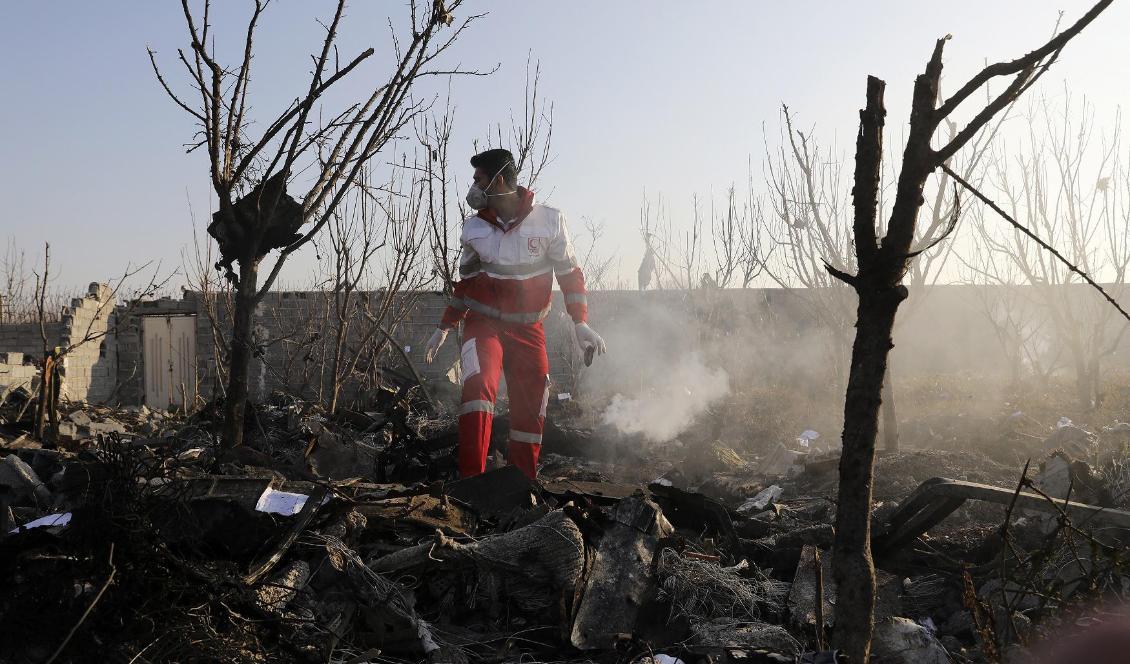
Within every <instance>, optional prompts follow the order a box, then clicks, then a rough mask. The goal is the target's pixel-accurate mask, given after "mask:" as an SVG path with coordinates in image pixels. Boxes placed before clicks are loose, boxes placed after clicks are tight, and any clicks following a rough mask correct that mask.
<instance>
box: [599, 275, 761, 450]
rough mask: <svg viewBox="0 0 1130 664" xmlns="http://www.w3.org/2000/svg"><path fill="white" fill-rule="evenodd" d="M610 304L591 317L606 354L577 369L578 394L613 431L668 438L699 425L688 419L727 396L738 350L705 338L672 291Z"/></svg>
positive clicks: (657, 439)
mask: <svg viewBox="0 0 1130 664" xmlns="http://www.w3.org/2000/svg"><path fill="white" fill-rule="evenodd" d="M616 302H617V306H616V308H615V309H614V310H611V311H607V312H601V311H596V312H594V314H593V323H592V325H593V327H594V328H596V329H597V330H598V331H599V332H600V333H601V334H602V335H604V338H605V340H606V341H607V342H608V354H607V355H604V356H602V357H599V358H597V359H596V361H595V362H593V366H592V367H591V368H590V369H588V370H586V371H584V373H583V375H582V379H581V392H582V398H584V399H585V400H586V401H587V402H588V403H590V404H592V405H593V409H594V411H595V412H596V413H597V418H598V420H599V421H600V422H602V423H603V424H604V425H605V426H608V427H610V428H611V429H613V430H614V431H616V432H618V433H621V434H626V435H632V436H640V437H642V438H643V439H644V440H646V441H648V442H651V443H665V442H669V441H671V440H673V439H675V438H677V437H678V436H680V435H681V434H683V433H684V432H686V431H688V430H691V429H692V428H693V427H695V426H696V425H701V424H702V422H696V419H697V418H699V417H700V416H702V415H703V414H704V413H705V412H706V410H707V409H708V408H709V407H710V406H711V405H712V404H714V403H716V402H717V401H718V400H720V399H722V398H723V397H725V396H726V395H727V394H729V393H730V376H731V375H733V376H737V375H739V374H738V373H734V372H733V366H736V362H737V360H738V358H739V357H740V356H741V354H742V353H740V352H737V351H731V350H729V348H730V346H731V345H732V344H730V343H728V342H727V343H724V344H721V345H719V344H713V343H708V338H709V335H708V334H704V332H703V328H702V326H701V325H700V323H699V321H698V316H697V315H696V313H695V311H694V307H693V304H694V302H693V301H691V300H688V299H685V298H684V297H683V295H682V294H680V293H668V292H645V293H640V294H639V295H638V296H637V297H632V298H624V297H621V298H619V299H618V300H617V301H616ZM722 347H724V348H726V349H727V350H726V351H724V352H723V351H721V348H722ZM732 365H733V366H732ZM722 367H725V368H724V369H723V368H722Z"/></svg>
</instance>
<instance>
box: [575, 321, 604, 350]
mask: <svg viewBox="0 0 1130 664" xmlns="http://www.w3.org/2000/svg"><path fill="white" fill-rule="evenodd" d="M573 330H574V331H575V332H576V333H577V345H578V346H580V347H581V351H582V352H587V351H588V350H589V349H590V348H591V349H593V350H594V351H596V353H597V354H598V355H604V354H605V353H607V352H608V346H607V345H606V344H605V343H604V339H602V338H601V336H600V335H599V334H597V333H596V330H594V329H592V328H591V327H589V326H588V323H577V324H576V326H574V328H573Z"/></svg>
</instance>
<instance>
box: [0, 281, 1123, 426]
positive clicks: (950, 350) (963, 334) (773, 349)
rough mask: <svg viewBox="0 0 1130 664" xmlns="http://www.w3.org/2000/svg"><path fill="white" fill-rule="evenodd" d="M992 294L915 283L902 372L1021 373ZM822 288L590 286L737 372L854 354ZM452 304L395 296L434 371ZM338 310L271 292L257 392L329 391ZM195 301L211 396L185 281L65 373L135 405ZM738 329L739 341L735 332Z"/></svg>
mask: <svg viewBox="0 0 1130 664" xmlns="http://www.w3.org/2000/svg"><path fill="white" fill-rule="evenodd" d="M93 287H94V285H92V291H91V294H90V295H88V296H87V297H86V298H81V299H78V300H76V301H75V302H74V303H72V304H73V305H74V306H72V308H71V309H72V310H71V312H70V314H69V316H68V317H67V318H66V320H65V321H64V323H65V324H64V323H60V324H58V325H57V326H54V327H52V328H51V330H52V331H53V333H54V334H55V336H54V337H53V338H52V340H53V344H55V345H58V344H59V343H60V342H61V341H63V340H64V339H68V338H76V337H74V335H75V334H76V330H77V328H82V329H84V330H85V326H86V325H89V324H90V323H91V321H92V320H93V318H92V315H93V314H92V312H93V311H94V310H96V309H97V302H98V301H99V298H100V297H103V295H104V291H97V292H95V289H94V288H93ZM103 288H104V287H103ZM979 292H980V293H981V294H980V295H979V294H978V293H979ZM983 293H984V291H983V290H982V291H977V290H976V289H974V288H971V287H966V286H935V287H930V288H927V289H923V290H920V291H916V292H913V293H912V294H911V299H910V300H909V301H908V302H907V304H905V305H904V307H903V309H902V311H901V313H900V317H899V323H898V326H897V327H896V332H895V349H894V351H893V355H892V360H893V362H894V363H895V366H896V367H897V372H898V375H900V376H909V375H913V374H922V373H948V372H955V371H976V372H980V373H981V374H985V375H990V374H1004V373H1005V372H1007V371H1008V365H1007V360H1006V359H1005V357H1004V355H1003V354H1002V353H1001V351H1000V348H999V347H998V344H997V342H996V335H995V333H994V331H993V329H992V327H991V326H990V325H989V323H988V321H987V319H986V317H985V315H984V313H983V311H982V304H981V303H982V301H983V299H984V295H983ZM1093 295H1094V294H1093V293H1091V292H1089V291H1088V292H1080V293H1079V295H1078V297H1093ZM367 296H368V297H371V298H372V301H374V302H376V301H379V299H380V294H379V293H370V294H367ZM810 296H811V294H809V293H806V292H805V291H792V290H785V289H748V290H724V291H710V290H696V291H692V292H689V293H688V292H682V291H645V292H637V291H602V292H598V293H591V294H590V295H589V310H590V320H591V322H592V325H593V327H594V328H595V329H597V330H598V331H600V332H603V333H606V335H607V336H609V341H610V345H611V349H610V352H613V353H616V352H618V351H619V352H622V353H623V352H627V351H630V350H632V348H631V346H632V345H633V343H634V341H633V340H635V339H641V340H642V339H647V338H648V337H649V336H652V335H654V334H655V330H653V329H649V325H651V321H653V320H654V319H655V317H656V316H658V315H661V316H662V317H664V319H665V321H666V324H668V325H672V324H674V325H676V326H678V325H682V324H684V322H685V324H686V325H687V326H688V327H695V326H697V327H698V328H701V329H706V330H709V334H710V335H712V338H713V339H714V340H715V341H717V340H718V339H722V340H723V341H725V340H729V341H727V342H726V343H727V344H728V348H729V350H728V351H727V352H729V353H730V357H727V358H726V363H727V365H729V368H731V369H733V374H734V375H744V376H751V375H756V376H762V375H764V376H767V377H768V378H767V379H768V380H773V379H774V378H773V377H774V376H777V377H785V378H787V377H789V376H794V375H800V374H808V375H810V376H816V375H817V374H821V372H824V371H826V369H827V367H826V363H827V359H826V356H824V355H822V354H821V353H820V351H819V350H818V349H817V346H818V345H819V344H821V343H822V344H824V345H825V346H835V347H839V348H841V349H842V351H843V353H844V357H846V353H847V352H848V349H849V346H850V339H851V333H852V330H850V329H849V330H847V331H846V334H847V337H846V342H845V341H842V340H841V341H831V340H830V339H829V335H828V332H827V330H826V329H824V328H823V327H822V326H821V325H820V323H819V317H818V316H817V315H816V312H815V311H814V309H813V307H812V305H811V299H810ZM840 297H842V298H844V301H843V302H842V303H840V304H843V305H844V306H845V307H846V308H847V309H846V310H848V311H850V310H851V309H852V308H853V307H854V296H853V295H852V294H851V293H850V292H848V291H846V290H841V291H838V292H837V294H836V295H835V296H834V297H832V298H831V300H830V301H835V300H836V298H840ZM825 299H827V298H825ZM444 306H445V300H444V298H443V297H442V296H441V295H440V294H437V293H416V294H411V295H409V296H400V297H399V299H397V300H396V302H395V303H394V305H393V308H394V309H398V308H404V309H406V315H405V316H404V317H403V320H402V321H401V322H400V323H398V324H396V325H394V326H392V328H391V329H390V331H391V332H392V335H393V337H394V339H395V341H396V343H397V344H399V345H400V346H401V347H403V348H405V349H407V354H408V356H409V357H410V358H411V360H412V362H413V364H414V365H415V367H416V368H417V369H418V370H420V372H421V373H423V374H424V375H425V376H427V377H428V378H429V379H430V380H443V379H444V376H445V374H446V373H447V372H448V370H449V368H450V367H452V365H453V364H454V363H455V360H456V359H457V357H458V352H459V342H460V339H459V338H458V336H457V335H456V334H453V335H452V336H451V337H449V339H448V342H447V343H446V344H445V345H444V347H443V349H442V350H441V351H440V354H439V357H438V358H437V361H436V362H435V363H434V364H431V365H428V364H425V363H424V345H425V343H426V341H427V339H428V337H429V336H430V335H431V333H432V331H433V330H434V329H435V325H436V323H437V322H438V321H439V319H440V316H441V315H442V313H443V309H444ZM215 310H216V312H217V313H216V315H217V317H218V321H217V325H218V329H220V330H221V331H226V330H228V329H229V325H230V323H229V314H228V311H227V307H226V306H224V305H223V303H220V304H219V305H218V306H216V307H215ZM332 310H333V308H332V302H331V301H330V300H329V299H327V296H326V294H324V293H318V292H281V293H271V294H269V295H268V296H267V298H265V299H264V301H263V302H262V303H261V304H260V306H259V308H258V310H257V311H256V314H255V324H254V332H255V338H256V342H257V344H258V345H259V347H260V348H262V350H263V353H262V356H261V357H259V358H256V359H255V360H254V361H253V362H252V367H251V372H250V387H251V394H252V396H253V398H255V399H264V398H267V397H268V396H269V395H270V394H271V392H272V391H274V390H277V389H280V388H284V387H285V389H286V391H287V392H289V393H291V394H295V395H299V396H302V397H304V398H307V399H325V398H326V397H327V395H328V393H329V389H330V385H331V384H332V380H331V366H332V348H333V339H332V332H333V326H332V325H331V324H330V323H329V322H327V321H329V320H330V319H329V318H328V316H330V315H331V312H332ZM183 314H196V336H197V338H196V347H197V358H196V370H197V384H198V390H199V393H200V394H201V396H203V397H205V398H208V397H210V396H211V395H212V394H213V393H215V391H216V390H217V389H219V387H218V386H219V383H220V381H221V378H222V377H221V376H219V375H218V374H217V370H216V367H217V362H218V360H219V353H218V351H217V346H216V340H215V339H214V338H213V332H212V324H211V321H210V319H209V317H208V316H207V315H206V307H205V306H204V301H203V300H202V296H201V295H200V294H198V293H185V294H184V296H183V297H182V298H181V299H176V300H174V299H169V298H166V299H161V300H156V301H152V302H141V303H136V304H134V305H131V306H130V307H121V306H119V307H118V308H117V311H116V312H115V313H114V316H115V317H116V318H115V319H114V320H112V321H111V320H107V321H96V322H95V325H105V326H108V328H114V329H115V332H116V334H113V335H109V336H107V337H106V338H105V339H104V340H101V341H100V342H96V343H91V344H88V345H87V346H86V347H84V348H82V349H79V351H77V352H75V353H74V354H73V357H72V358H69V359H68V363H67V365H66V376H65V381H66V382H65V385H66V386H67V387H66V389H67V392H66V393H67V395H68V397H70V398H73V399H78V398H86V399H89V400H92V401H99V400H106V399H111V398H112V400H113V401H114V402H118V403H123V404H137V403H142V401H143V399H144V394H145V386H144V371H143V370H142V369H143V367H142V364H143V361H144V348H143V341H142V335H141V318H142V317H144V316H149V315H158V316H159V315H183ZM351 315H352V316H354V317H355V322H356V324H355V325H354V327H353V332H352V333H351V335H350V336H349V338H348V339H347V343H346V346H347V353H346V357H347V359H351V358H353V357H355V356H357V355H358V353H359V352H360V353H361V354H362V355H364V354H365V353H366V352H368V351H370V350H371V349H372V347H373V342H374V341H375V340H377V339H380V338H381V336H379V335H377V336H373V337H370V338H369V339H367V340H366V339H361V338H360V337H359V336H358V332H359V330H362V329H366V328H367V326H366V325H365V324H364V322H363V321H362V319H361V318H360V316H361V314H360V313H358V312H356V311H354V312H353V313H352V314H351ZM1114 324H1115V323H1112V325H1114ZM545 326H546V336H547V345H548V350H549V354H550V368H551V373H552V377H553V379H554V382H555V384H556V385H557V387H558V389H560V390H562V391H568V390H571V389H572V388H573V386H574V385H575V384H576V383H577V381H578V378H579V377H580V376H581V375H582V374H583V373H584V368H583V367H582V366H581V365H580V362H579V358H578V357H577V355H576V354H575V352H574V350H573V342H572V327H573V326H572V323H571V321H570V320H569V319H568V316H567V315H566V314H565V311H564V306H563V304H562V301H561V295H560V293H554V299H553V308H552V311H551V313H550V315H549V317H548V319H547V320H546V322H545ZM734 340H736V345H735V344H734V343H731V342H733V341H734ZM814 341H815V343H814ZM1127 343H1130V338H1127V339H1124V340H1123V346H1126V344H1127ZM716 345H719V344H716ZM40 346H41V342H40V341H39V330H38V326H27V325H9V326H2V327H0V352H2V351H14V352H24V353H27V354H28V357H31V358H38V357H39V356H40V354H41V351H40V350H39V348H40ZM688 350H691V349H690V348H687V347H678V348H670V349H668V350H665V351H664V352H669V353H670V354H671V355H672V356H674V355H677V354H679V353H683V352H686V351H688ZM1128 351H1130V347H1126V348H1123V347H1120V348H1119V349H1118V350H1117V352H1115V353H1114V354H1113V355H1112V356H1110V357H1108V358H1107V359H1106V360H1104V362H1105V365H1104V366H1106V367H1108V368H1122V369H1126V368H1130V352H1128ZM366 361H368V360H366ZM374 366H387V367H391V368H393V369H401V370H403V369H404V367H403V361H402V360H401V358H400V356H399V354H398V353H395V352H392V349H391V348H389V347H387V346H386V347H385V349H384V352H383V353H382V355H381V357H380V358H378V360H377V361H376V362H375V363H374V364H372V365H366V364H365V363H362V364H361V365H360V366H359V369H360V370H359V371H358V372H357V374H356V375H355V376H354V378H353V379H352V380H350V381H348V382H347V384H346V387H345V389H344V391H343V395H342V398H343V399H344V400H345V402H346V403H348V402H349V401H350V400H352V399H353V398H354V397H356V396H357V395H358V394H359V393H360V392H362V391H364V390H365V389H366V388H367V385H368V382H367V381H369V380H370V379H371V377H372V374H373V367H374ZM26 371H27V370H26V369H22V368H21V369H17V370H15V371H14V372H13V370H12V369H11V367H9V368H8V369H7V372H8V373H7V374H5V367H3V366H0V384H3V381H4V380H5V379H4V378H3V376H4V375H9V376H15V375H16V374H21V375H22V374H23V373H26ZM821 375H822V374H821Z"/></svg>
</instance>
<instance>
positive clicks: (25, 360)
mask: <svg viewBox="0 0 1130 664" xmlns="http://www.w3.org/2000/svg"><path fill="white" fill-rule="evenodd" d="M114 320H115V319H114V296H113V292H112V290H111V289H110V287H109V286H107V285H105V284H97V283H92V284H90V286H89V287H88V289H87V294H86V295H85V296H84V297H76V298H74V299H73V300H71V305H70V306H69V307H67V308H65V309H64V310H63V315H62V318H61V320H60V321H58V322H56V323H50V324H48V325H47V326H46V332H47V345H48V347H50V348H61V349H64V350H66V349H69V350H68V351H67V353H66V355H65V356H64V357H63V366H62V369H61V375H62V378H63V382H62V396H63V397H64V398H66V399H70V400H72V401H83V400H85V401H92V402H103V401H105V400H107V399H108V398H109V397H110V396H111V394H112V393H113V390H114V385H115V383H116V380H117V341H116V339H115V338H114V334H113V326H114ZM0 355H3V357H0V390H2V389H5V388H7V389H11V388H14V387H16V386H17V385H21V384H24V385H30V384H31V383H32V382H33V381H32V379H33V378H35V377H37V376H38V373H39V369H38V367H37V366H35V365H37V364H40V363H41V362H42V358H43V338H42V336H41V333H40V329H39V324H37V323H27V324H19V325H3V326H0Z"/></svg>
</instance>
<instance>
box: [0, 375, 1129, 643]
mask: <svg viewBox="0 0 1130 664" xmlns="http://www.w3.org/2000/svg"><path fill="white" fill-rule="evenodd" d="M24 401H26V399H25V400H24ZM12 404H14V405H12ZM22 405H26V404H24V403H23V401H21V400H20V399H19V398H16V399H11V400H10V403H9V405H7V406H5V408H6V409H8V410H5V411H4V412H5V420H4V421H3V422H0V436H2V439H0V585H2V587H3V588H5V592H4V593H3V594H0V624H2V625H3V629H4V633H5V638H3V639H0V661H5V662H8V661H10V662H46V661H88V659H89V657H90V653H98V655H97V659H98V660H99V661H123V662H131V661H132V662H163V661H185V662H192V661H225V662H229V661H230V662H277V661H296V662H342V663H344V662H350V663H354V664H360V663H362V662H420V661H427V662H471V661H489V662H519V661H554V662H564V661H577V662H581V661H585V662H665V663H668V664H671V663H675V662H682V663H683V664H696V663H698V662H717V663H724V662H836V661H846V660H845V659H844V658H843V657H842V656H841V655H839V654H837V653H836V652H834V651H833V650H831V645H830V644H831V643H833V642H834V633H835V612H836V585H835V580H834V578H833V573H832V562H833V560H832V551H831V546H832V542H833V538H834V533H833V530H832V525H831V524H832V522H833V518H834V513H835V512H834V510H835V505H834V503H833V502H832V498H833V497H834V496H835V476H836V472H835V471H836V461H837V450H836V444H835V442H834V441H827V440H822V439H821V438H820V437H819V436H818V434H816V432H814V431H805V432H804V433H803V434H801V435H800V436H798V437H797V439H796V440H794V441H785V442H782V443H781V444H780V445H777V446H775V447H770V448H769V449H768V451H763V452H762V453H759V454H754V453H750V452H738V451H735V450H734V449H732V448H731V447H728V446H726V445H724V444H722V443H720V442H719V443H715V444H714V445H713V446H711V447H710V449H709V450H708V451H707V452H708V453H703V451H702V450H698V451H693V452H692V451H688V452H687V453H686V454H687V458H686V459H685V460H683V461H682V462H680V460H678V459H675V460H674V461H672V460H671V459H670V458H668V459H667V460H666V461H664V462H656V461H654V460H651V461H649V460H648V459H647V458H646V454H645V453H644V452H641V451H639V450H635V451H633V450H632V449H630V446H629V448H620V449H619V450H618V451H614V450H613V448H616V447H617V445H616V441H612V440H610V439H608V438H605V437H604V436H605V434H604V432H601V431H592V430H588V429H583V428H578V427H573V426H571V425H570V424H569V422H571V421H573V418H571V415H572V412H571V411H569V410H565V409H564V407H561V406H558V408H557V410H551V412H550V424H549V426H548V427H547V432H546V437H545V441H546V442H545V445H546V448H545V455H544V460H545V463H544V465H543V469H542V473H541V476H540V478H539V480H538V481H532V480H529V479H527V478H526V477H525V476H524V475H523V474H522V473H521V472H519V471H518V470H516V469H515V468H513V467H509V466H505V465H501V464H496V466H497V467H495V468H493V469H491V470H489V471H488V472H487V473H485V474H483V475H480V476H477V477H473V478H469V479H464V480H457V479H455V468H454V462H453V458H454V453H453V452H454V448H455V445H456V430H455V421H454V418H453V417H452V416H451V415H450V414H446V413H445V412H443V410H442V409H437V408H435V407H434V406H432V404H431V402H430V401H429V400H428V398H427V397H426V395H424V394H422V393H421V392H420V391H419V390H416V389H413V388H411V387H410V386H409V385H408V383H404V384H393V385H390V386H389V387H388V388H387V389H384V390H382V391H380V392H379V393H378V394H376V395H374V398H373V399H372V401H371V404H370V406H369V407H368V408H367V409H366V410H363V411H350V410H347V411H342V412H339V413H336V414H334V415H332V416H330V415H327V414H326V413H324V412H322V411H321V410H319V409H318V408H316V407H313V406H311V405H309V404H305V403H302V402H299V401H296V400H294V399H290V398H287V397H285V396H282V395H279V396H278V397H277V398H275V399H273V400H272V401H271V402H270V403H268V404H264V405H261V406H258V407H256V408H255V409H254V411H253V412H249V417H248V418H247V419H248V424H247V426H248V430H247V436H246V440H247V444H246V445H245V446H243V447H241V448H237V449H234V450H225V449H222V448H220V447H219V446H218V445H217V443H216V440H217V439H216V437H215V434H214V431H215V429H216V421H217V417H218V415H217V414H216V411H215V410H213V409H210V408H206V409H204V410H202V411H200V412H198V413H194V414H192V415H184V414H175V413H164V412H158V411H150V410H148V409H144V408H124V409H109V408H104V407H94V406H82V405H78V406H77V407H75V408H73V409H72V410H70V411H69V412H64V414H63V415H62V417H61V422H60V427H59V432H60V435H59V439H58V441H57V442H56V444H54V445H51V446H44V445H43V444H41V443H40V442H38V441H35V440H32V439H30V438H29V437H28V435H27V434H26V430H25V429H26V423H24V421H23V420H22V419H21V418H20V417H19V416H9V415H8V414H7V413H8V411H9V410H13V409H15V407H16V406H21V407H22ZM568 408H570V409H574V408H576V405H575V404H570V405H569V406H568ZM499 419H500V421H499V423H498V424H497V426H496V430H497V431H500V432H501V433H502V434H503V435H504V433H505V431H506V424H505V421H504V419H505V418H504V417H503V416H500V418H499ZM1070 426H1072V427H1074V425H1070ZM1065 428H1066V425H1065V426H1064V427H1060V428H1058V429H1057V430H1055V431H1054V432H1051V433H1050V434H1049V436H1048V440H1047V441H1044V442H1042V443H1041V445H1042V446H1043V447H1042V448H1041V452H1042V455H1041V456H1040V457H1038V458H1036V459H1035V460H1033V462H1032V463H1031V464H1030V465H1029V466H1026V467H1024V468H1010V467H1007V466H1005V465H1003V464H1000V463H997V462H994V461H991V460H989V459H985V458H979V459H978V458H970V456H969V453H967V452H962V453H946V452H944V451H937V450H935V451H928V452H927V451H906V452H901V453H898V454H889V455H884V456H881V458H880V459H879V461H878V462H877V486H876V489H875V496H876V504H875V511H874V518H873V528H874V534H875V546H874V550H873V552H874V555H875V559H876V565H877V567H878V569H879V573H878V583H879V589H878V605H877V608H876V632H875V641H874V656H873V661H876V662H896V663H899V662H913V663H915V664H924V663H925V664H932V663H934V662H937V663H939V664H940V663H942V662H950V661H956V662H982V661H999V660H1002V659H1003V660H1004V661H1034V660H1035V659H1036V658H1037V657H1038V656H1039V654H1040V653H1042V652H1043V650H1041V649H1042V648H1044V645H1043V644H1046V643H1051V642H1055V643H1059V644H1062V643H1070V642H1072V641H1071V639H1061V638H1059V637H1061V636H1063V635H1064V634H1065V633H1066V632H1065V631H1064V630H1065V629H1067V628H1071V630H1072V631H1071V633H1072V634H1075V633H1077V632H1078V631H1079V630H1080V629H1082V627H1080V626H1083V627H1086V626H1088V625H1099V624H1101V625H1103V626H1104V627H1107V628H1109V624H1110V623H1111V619H1110V616H1112V615H1114V614H1116V613H1118V611H1119V609H1118V608H1117V606H1118V605H1117V600H1119V599H1120V598H1121V596H1122V594H1123V593H1126V592H1130V571H1128V570H1127V569H1126V563H1125V561H1124V557H1125V556H1124V555H1122V552H1123V551H1124V550H1125V542H1126V539H1127V536H1128V535H1127V533H1128V532H1130V513H1128V512H1124V511H1122V510H1121V509H1119V507H1121V506H1123V505H1124V504H1125V502H1126V496H1127V494H1126V487H1127V486H1130V481H1128V480H1127V478H1130V471H1127V470H1126V469H1127V468H1130V466H1128V465H1127V464H1126V462H1125V460H1124V459H1125V457H1124V456H1123V453H1124V449H1123V448H1124V445H1123V444H1122V441H1121V438H1119V436H1121V435H1122V434H1123V433H1124V432H1123V431H1122V429H1120V428H1118V427H1111V428H1110V429H1109V430H1108V431H1099V432H1098V433H1095V434H1092V433H1090V432H1087V431H1085V430H1084V429H1083V428H1081V427H1075V428H1077V429H1079V431H1083V432H1084V433H1086V434H1087V435H1085V436H1084V435H1081V434H1079V433H1077V432H1075V431H1072V430H1069V431H1067V432H1066V433H1064V429H1065ZM500 442H501V441H500ZM621 442H622V441H621ZM501 447H502V446H501V445H500V448H501ZM633 455H635V457H638V458H635V457H633ZM625 458H635V462H634V463H627V464H626V463H624V459H625ZM651 472H654V473H655V474H654V475H652V476H651V477H650V480H648V481H640V477H641V474H642V473H651ZM1057 647H1061V646H1057ZM1049 661H1061V660H1049ZM1062 661H1069V660H1062Z"/></svg>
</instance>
